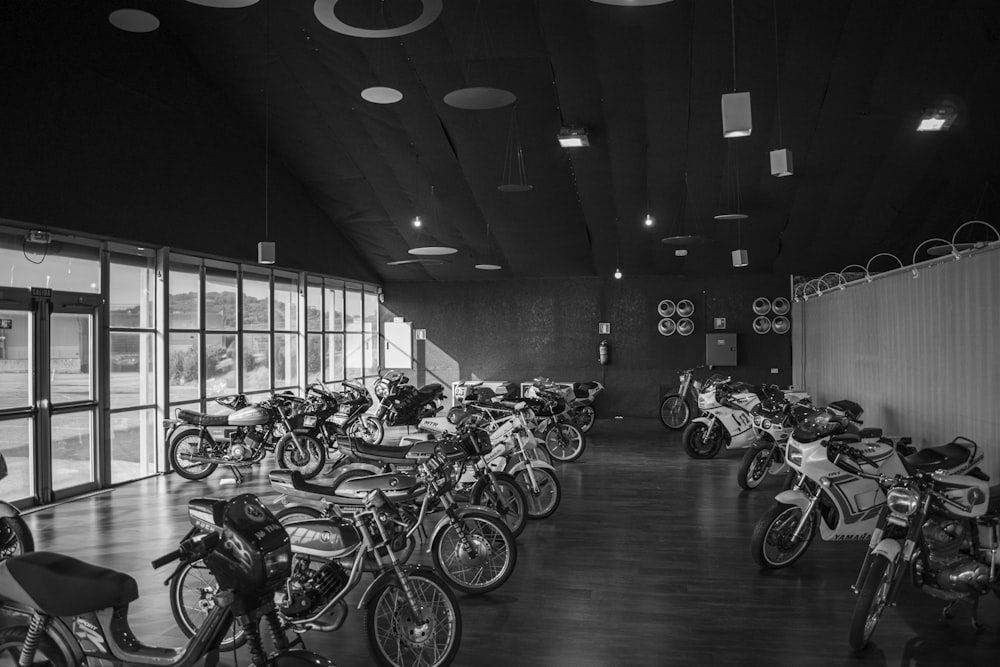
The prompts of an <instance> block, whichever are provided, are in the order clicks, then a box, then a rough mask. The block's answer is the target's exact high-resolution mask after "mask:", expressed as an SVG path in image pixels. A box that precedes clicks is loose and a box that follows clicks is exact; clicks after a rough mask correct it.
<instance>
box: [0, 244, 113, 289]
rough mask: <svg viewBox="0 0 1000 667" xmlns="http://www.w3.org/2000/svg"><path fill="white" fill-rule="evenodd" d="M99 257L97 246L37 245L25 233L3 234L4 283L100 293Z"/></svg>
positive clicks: (0, 248)
mask: <svg viewBox="0 0 1000 667" xmlns="http://www.w3.org/2000/svg"><path fill="white" fill-rule="evenodd" d="M99 256H100V255H99V252H98V249H97V248H96V247H90V246H78V245H73V244H71V243H68V242H63V241H56V242H52V243H37V242H34V241H32V240H30V238H29V237H28V235H27V233H25V232H10V233H3V232H0V267H3V268H2V273H0V284H2V285H4V286H5V287H48V288H51V289H54V290H65V291H68V292H91V293H93V294H99V293H100V291H101V263H100V261H99Z"/></svg>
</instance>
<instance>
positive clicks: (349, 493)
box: [334, 472, 423, 500]
mask: <svg viewBox="0 0 1000 667" xmlns="http://www.w3.org/2000/svg"><path fill="white" fill-rule="evenodd" d="M375 489H379V490H381V491H382V492H383V493H385V495H386V497H387V498H389V499H390V500H399V499H403V500H408V499H409V498H411V497H412V496H413V495H415V494H418V493H422V492H423V487H422V486H421V485H420V481H419V480H418V479H417V478H416V477H414V476H412V475H401V474H399V473H395V472H390V473H385V474H383V475H369V476H368V477H353V478H351V479H346V480H344V481H343V482H341V483H340V484H338V485H337V488H336V490H335V491H334V495H336V496H338V497H343V498H364V497H365V496H367V495H368V494H369V493H370V492H371V491H374V490H375Z"/></svg>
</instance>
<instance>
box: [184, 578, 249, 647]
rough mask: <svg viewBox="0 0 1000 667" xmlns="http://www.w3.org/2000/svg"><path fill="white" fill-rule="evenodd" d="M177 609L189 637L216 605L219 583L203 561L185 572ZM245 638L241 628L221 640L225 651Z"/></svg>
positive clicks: (220, 644)
mask: <svg viewBox="0 0 1000 667" xmlns="http://www.w3.org/2000/svg"><path fill="white" fill-rule="evenodd" d="M177 590H178V599H177V600H176V603H177V609H178V611H179V612H180V619H178V620H180V621H181V622H182V624H183V625H182V627H181V629H182V630H184V633H185V634H187V635H188V636H189V637H191V636H194V635H195V634H196V633H197V632H198V630H199V628H201V626H202V624H203V623H204V622H205V619H206V618H208V615H209V613H211V611H212V610H213V609H215V607H216V602H215V598H216V596H217V595H218V593H219V584H218V582H217V581H216V580H215V577H214V576H213V575H212V573H211V572H210V571H209V570H208V568H207V567H205V565H204V564H203V563H198V564H194V565H192V566H191V567H190V568H189V569H188V570H187V572H186V573H185V574H184V579H183V583H182V584H181V585H180V586H178V589H177ZM242 639H243V629H242V628H239V629H238V630H235V631H234V632H232V633H230V634H229V635H228V636H227V637H226V638H225V639H223V640H222V641H221V642H219V648H220V649H221V650H223V651H228V650H232V648H233V646H234V645H235V644H236V643H237V642H241V640H242Z"/></svg>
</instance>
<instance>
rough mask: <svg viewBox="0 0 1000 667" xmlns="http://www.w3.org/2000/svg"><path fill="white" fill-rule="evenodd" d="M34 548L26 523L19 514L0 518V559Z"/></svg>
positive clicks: (33, 541)
mask: <svg viewBox="0 0 1000 667" xmlns="http://www.w3.org/2000/svg"><path fill="white" fill-rule="evenodd" d="M34 550H35V540H34V539H33V538H32V537H31V531H30V530H29V529H28V524H26V523H25V522H24V519H22V518H21V517H20V516H5V517H3V518H0V560H4V559H6V558H10V557H11V556H20V555H21V554H26V553H29V552H31V551H34Z"/></svg>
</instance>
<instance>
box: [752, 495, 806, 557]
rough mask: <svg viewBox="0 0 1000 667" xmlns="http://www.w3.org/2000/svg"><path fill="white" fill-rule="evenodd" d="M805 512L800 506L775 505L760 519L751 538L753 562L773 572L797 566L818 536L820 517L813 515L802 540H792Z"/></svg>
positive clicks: (801, 536)
mask: <svg viewBox="0 0 1000 667" xmlns="http://www.w3.org/2000/svg"><path fill="white" fill-rule="evenodd" d="M801 518H802V508H801V507H799V506H798V505H786V504H784V503H775V504H774V505H773V506H772V507H771V508H770V509H769V510H767V511H766V512H764V514H763V515H762V516H761V517H760V519H758V521H757V525H756V526H754V529H753V536H752V537H751V538H750V555H751V556H753V562H755V563H757V565H759V566H760V567H763V568H767V569H769V570H779V569H781V568H783V567H788V566H789V565H791V564H793V563H794V562H795V561H797V560H798V559H799V558H801V557H802V554H804V553H805V552H806V549H808V548H809V545H810V544H811V543H812V541H813V538H814V537H815V536H816V514H815V513H813V514H812V515H811V516H810V517H809V520H808V521H807V522H806V525H805V528H803V534H802V535H800V536H799V540H798V541H797V542H796V543H794V544H792V543H791V542H790V540H789V538H790V535H791V533H792V532H793V531H794V530H795V526H797V525H798V523H799V520H800V519H801Z"/></svg>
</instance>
